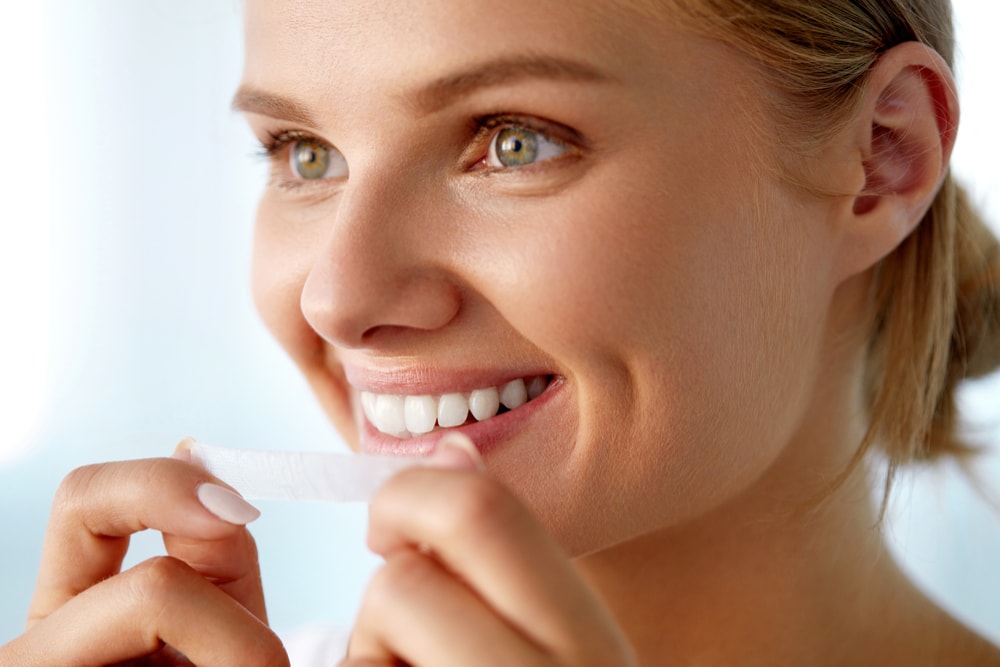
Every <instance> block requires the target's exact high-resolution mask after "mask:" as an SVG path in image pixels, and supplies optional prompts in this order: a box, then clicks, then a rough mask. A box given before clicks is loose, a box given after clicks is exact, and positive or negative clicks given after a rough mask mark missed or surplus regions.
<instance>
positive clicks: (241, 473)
mask: <svg viewBox="0 0 1000 667" xmlns="http://www.w3.org/2000/svg"><path fill="white" fill-rule="evenodd" d="M190 451H191V460H192V461H193V462H195V463H198V464H199V465H201V466H202V467H203V468H205V469H206V470H208V472H210V473H212V474H213V475H215V476H216V477H218V478H219V479H221V480H222V481H223V482H225V483H226V484H229V485H230V486H232V487H233V488H234V489H236V490H237V491H239V492H240V494H241V495H242V496H243V497H244V498H247V499H253V500H318V501H327V502H341V503H350V502H362V503H367V502H369V501H371V498H372V496H373V495H374V494H375V491H377V490H378V488H379V487H380V486H382V484H384V483H385V481H386V480H387V479H389V478H390V477H392V476H393V475H395V474H396V473H397V472H399V471H400V470H404V469H406V468H412V467H414V466H419V465H424V464H425V463H426V460H425V459H422V458H416V457H403V456H372V455H367V454H337V453H332V452H281V451H265V450H260V449H230V448H228V447H215V446H212V445H206V444H203V443H200V442H196V443H193V444H192V445H191V446H190Z"/></svg>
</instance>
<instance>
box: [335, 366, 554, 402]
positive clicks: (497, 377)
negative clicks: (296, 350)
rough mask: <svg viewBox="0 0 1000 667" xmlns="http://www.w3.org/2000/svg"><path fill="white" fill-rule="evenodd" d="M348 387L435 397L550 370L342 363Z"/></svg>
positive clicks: (545, 373)
mask: <svg viewBox="0 0 1000 667" xmlns="http://www.w3.org/2000/svg"><path fill="white" fill-rule="evenodd" d="M343 368H344V375H345V377H346V378H347V382H348V384H350V385H351V386H352V387H354V388H355V389H357V390H359V391H367V392H371V393H373V394H394V395H397V396H423V395H438V394H447V393H452V392H469V391H472V390H473V389H482V388H484V387H494V386H502V385H503V384H505V383H507V382H510V381H511V380H516V379H517V378H529V377H535V376H537V375H552V374H553V373H552V371H551V370H549V369H539V368H524V369H505V370H498V369H457V368H450V369H445V368H442V367H430V366H396V367H392V368H372V367H362V366H355V365H351V364H346V363H345V364H344V366H343Z"/></svg>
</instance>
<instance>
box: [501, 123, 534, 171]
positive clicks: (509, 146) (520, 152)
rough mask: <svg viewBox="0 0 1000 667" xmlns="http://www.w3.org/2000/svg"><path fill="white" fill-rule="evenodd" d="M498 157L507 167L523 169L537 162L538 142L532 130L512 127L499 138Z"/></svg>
mask: <svg viewBox="0 0 1000 667" xmlns="http://www.w3.org/2000/svg"><path fill="white" fill-rule="evenodd" d="M494 145H495V146H496V156H497V159H499V160H500V163H501V164H502V165H504V166H506V167H523V166H524V165H527V164H531V163H532V162H534V161H535V157H536V156H537V155H538V140H537V138H536V137H535V136H534V133H533V132H532V131H531V130H527V129H525V128H521V127H511V128H507V129H505V130H503V131H502V132H501V133H500V136H499V137H497V140H496V144H494Z"/></svg>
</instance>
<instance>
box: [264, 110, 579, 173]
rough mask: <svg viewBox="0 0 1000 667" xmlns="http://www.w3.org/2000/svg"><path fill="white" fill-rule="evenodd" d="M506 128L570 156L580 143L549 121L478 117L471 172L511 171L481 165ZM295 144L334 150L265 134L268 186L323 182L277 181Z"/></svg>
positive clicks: (308, 137)
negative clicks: (528, 134)
mask: <svg viewBox="0 0 1000 667" xmlns="http://www.w3.org/2000/svg"><path fill="white" fill-rule="evenodd" d="M510 127H520V128H524V129H526V130H530V131H531V132H536V133H538V134H540V135H542V136H543V137H546V138H548V139H550V140H552V141H556V142H559V143H561V144H564V145H565V146H566V148H567V151H568V153H569V154H570V155H572V154H575V152H576V150H577V148H578V147H579V146H580V145H581V144H582V143H583V141H582V139H581V137H580V136H579V134H578V133H576V132H575V131H574V130H572V129H570V128H568V127H566V126H564V125H560V124H558V123H553V122H551V121H539V120H537V119H534V118H531V117H526V116H519V115H516V114H508V113H501V114H489V115H486V116H479V117H477V118H474V119H473V123H472V126H471V129H472V134H473V137H472V140H471V144H472V148H470V149H469V151H468V153H471V154H473V155H475V156H477V157H476V158H475V159H470V160H469V165H470V167H471V168H473V170H474V171H478V172H480V173H482V174H485V175H489V174H494V173H498V172H510V171H513V170H514V169H515V168H511V167H493V166H489V165H486V164H485V162H486V160H487V159H488V155H489V148H490V145H491V143H492V142H493V141H494V140H495V138H496V136H497V134H498V133H499V132H500V131H502V130H504V129H505V128H510ZM298 141H311V142H316V143H318V144H322V145H324V146H327V147H329V148H331V149H332V150H336V149H335V148H333V147H332V146H330V144H328V143H327V142H326V141H324V140H322V139H320V138H319V137H317V136H316V135H314V134H312V133H310V132H306V131H303V130H282V131H278V132H274V131H268V132H267V138H266V139H263V140H261V141H260V146H259V149H258V151H257V155H258V156H259V157H260V158H261V159H263V160H265V161H267V162H269V163H270V164H271V167H272V170H273V175H272V184H274V185H277V186H278V187H280V188H282V189H286V190H294V189H298V188H301V187H308V186H311V185H319V184H322V183H324V182H325V181H324V180H322V179H317V180H307V179H302V178H297V177H294V176H286V177H283V178H281V179H278V178H277V176H278V174H277V170H278V169H279V168H280V167H284V168H287V165H288V149H290V148H291V146H293V145H294V144H295V143H296V142H298ZM468 153H467V154H468ZM561 157H564V156H560V157H557V158H551V159H548V160H544V161H542V162H540V163H537V164H530V165H525V166H523V167H517V168H516V170H518V171H523V170H531V169H537V168H540V167H544V166H547V163H548V162H553V161H558V160H560V159H561Z"/></svg>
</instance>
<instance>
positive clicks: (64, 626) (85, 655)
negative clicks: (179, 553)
mask: <svg viewBox="0 0 1000 667" xmlns="http://www.w3.org/2000/svg"><path fill="white" fill-rule="evenodd" d="M164 645H169V646H170V647H172V648H174V649H176V650H177V651H179V652H180V653H182V654H183V655H185V656H186V657H187V658H188V659H190V660H191V661H192V662H193V663H194V664H197V665H201V666H202V667H212V666H213V665H241V666H248V667H254V666H256V665H261V666H264V665H266V666H268V667H272V666H274V665H287V664H288V658H287V656H286V654H285V651H284V648H283V647H282V645H281V642H280V640H279V639H278V638H277V637H276V636H275V635H274V633H273V632H271V630H270V629H269V628H268V627H267V626H266V625H265V624H264V623H263V622H262V621H260V620H259V619H258V618H256V617H255V616H254V615H253V614H252V613H250V612H249V611H248V610H246V609H245V608H244V607H243V606H242V605H241V604H239V603H238V602H237V601H236V600H234V599H233V598H231V597H230V596H228V595H227V594H226V593H224V592H223V591H221V590H219V589H218V588H217V587H216V586H214V585H212V584H211V583H210V582H208V581H206V580H205V579H204V578H203V577H202V576H201V575H200V574H198V573H197V572H195V571H194V570H193V569H191V568H190V567H188V566H187V565H185V564H184V563H182V562H181V561H179V560H177V559H174V558H169V557H159V558H154V559H151V560H149V561H144V562H143V563H140V564H139V565H137V566H136V567H134V568H132V569H130V570H127V571H125V572H123V573H121V574H119V575H117V576H114V577H112V578H110V579H107V580H105V581H103V582H101V583H99V584H97V585H95V586H92V587H90V588H88V589H87V590H86V591H84V592H83V593H80V594H79V595H77V596H76V597H74V598H73V599H72V600H70V601H69V602H67V603H66V604H65V605H63V606H62V607H60V608H59V609H58V610H56V611H55V612H53V613H52V614H50V615H49V616H48V617H47V618H45V619H44V620H42V621H40V622H38V623H36V624H35V625H34V626H33V627H32V628H31V629H30V630H29V631H28V632H26V633H25V634H24V635H22V636H21V637H19V638H18V639H17V640H15V642H13V643H12V644H11V648H10V649H9V650H10V655H12V656H21V657H22V658H24V659H25V660H26V661H25V662H24V664H31V665H38V666H45V665H53V666H55V665H106V664H111V663H115V662H120V661H123V660H127V659H131V658H137V657H140V656H146V655H150V654H153V653H155V652H157V651H159V650H160V649H161V648H162V647H163V646H164ZM0 657H7V656H6V655H5V654H0ZM4 664H8V663H4ZM14 664H17V663H14Z"/></svg>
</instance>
